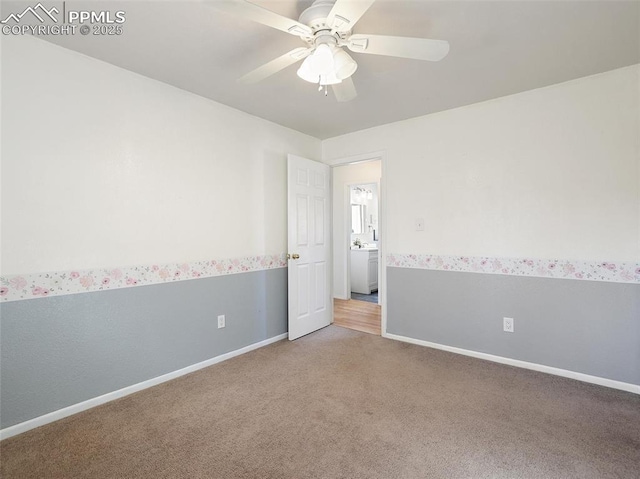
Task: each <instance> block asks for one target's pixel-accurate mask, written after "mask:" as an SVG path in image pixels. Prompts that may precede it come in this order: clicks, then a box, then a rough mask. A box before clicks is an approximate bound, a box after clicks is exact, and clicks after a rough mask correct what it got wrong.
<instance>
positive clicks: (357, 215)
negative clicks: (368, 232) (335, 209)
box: [351, 204, 366, 235]
mask: <svg viewBox="0 0 640 479" xmlns="http://www.w3.org/2000/svg"><path fill="white" fill-rule="evenodd" d="M365 218H366V206H365V205H354V204H352V205H351V233H352V234H357V235H359V234H362V233H364V232H365V225H364V221H365Z"/></svg>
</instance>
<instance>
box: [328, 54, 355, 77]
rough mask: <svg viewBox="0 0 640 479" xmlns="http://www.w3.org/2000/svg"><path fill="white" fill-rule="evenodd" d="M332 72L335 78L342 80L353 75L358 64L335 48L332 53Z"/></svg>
mask: <svg viewBox="0 0 640 479" xmlns="http://www.w3.org/2000/svg"><path fill="white" fill-rule="evenodd" d="M333 62H334V72H335V75H336V77H338V78H340V79H341V80H344V79H345V78H349V77H350V76H351V75H353V74H354V73H355V72H356V70H357V69H358V64H357V63H356V61H355V60H354V59H353V58H351V55H349V54H348V53H347V52H345V51H344V50H343V49H342V48H336V49H335V51H334V53H333Z"/></svg>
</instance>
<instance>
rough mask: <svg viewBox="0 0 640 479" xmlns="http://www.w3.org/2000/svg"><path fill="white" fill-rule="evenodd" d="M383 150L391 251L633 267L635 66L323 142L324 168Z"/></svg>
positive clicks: (639, 157)
mask: <svg viewBox="0 0 640 479" xmlns="http://www.w3.org/2000/svg"><path fill="white" fill-rule="evenodd" d="M380 150H384V151H385V162H386V170H385V176H386V177H385V182H386V185H387V186H386V188H387V189H386V191H387V199H388V201H387V215H386V218H387V227H386V228H385V229H386V231H387V236H388V237H387V238H385V240H387V241H388V242H387V243H386V245H387V246H386V247H387V249H386V251H387V252H390V253H423V254H445V255H470V256H485V255H486V256H504V257H533V258H562V259H581V260H619V261H637V260H638V259H639V258H640V66H638V65H635V66H632V67H627V68H622V69H619V70H614V71H611V72H607V73H603V74H599V75H595V76H591V77H586V78H581V79H578V80H574V81H571V82H567V83H562V84H558V85H553V86H550V87H547V88H542V89H538V90H532V91H529V92H525V93H520V94H517V95H513V96H508V97H504V98H499V99H496V100H492V101H487V102H484V103H478V104H475V105H471V106H468V107H463V108H459V109H455V110H450V111H446V112H442V113H437V114H433V115H428V116H423V117H419V118H415V119H412V120H406V121H402V122H398V123H393V124H388V125H384V126H380V127H376V128H372V129H369V130H364V131H360V132H356V133H351V134H348V135H344V136H340V137H336V138H332V139H329V140H325V141H324V142H323V160H324V161H325V162H327V163H333V162H334V161H335V160H336V159H339V158H344V157H349V156H354V155H359V154H363V153H366V152H372V151H380ZM416 218H424V219H425V224H426V227H425V231H424V232H416V231H415V219H416Z"/></svg>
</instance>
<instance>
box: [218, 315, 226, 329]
mask: <svg viewBox="0 0 640 479" xmlns="http://www.w3.org/2000/svg"><path fill="white" fill-rule="evenodd" d="M224 326H225V319H224V314H221V315H220V316H218V329H220V328H224Z"/></svg>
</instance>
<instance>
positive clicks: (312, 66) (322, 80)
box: [297, 43, 355, 85]
mask: <svg viewBox="0 0 640 479" xmlns="http://www.w3.org/2000/svg"><path fill="white" fill-rule="evenodd" d="M354 63H355V62H354ZM297 74H298V76H299V77H300V78H302V79H303V80H305V81H308V82H309V83H315V84H320V85H335V84H336V83H340V82H341V81H342V78H340V77H338V76H337V75H336V63H335V59H334V52H333V51H332V50H331V47H329V45H327V44H325V43H322V44H320V45H318V46H317V47H316V49H315V50H314V52H313V53H312V54H311V55H309V56H308V57H307V58H305V59H304V61H303V62H302V65H300V68H299V69H298V71H297Z"/></svg>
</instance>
